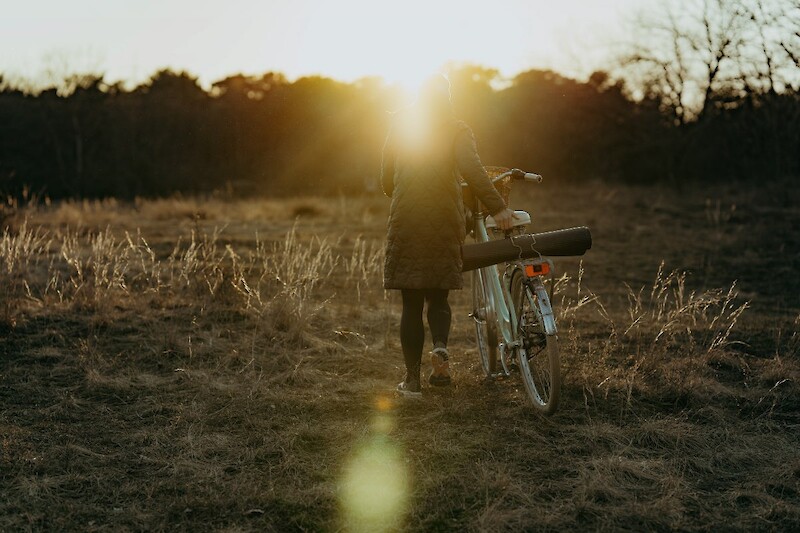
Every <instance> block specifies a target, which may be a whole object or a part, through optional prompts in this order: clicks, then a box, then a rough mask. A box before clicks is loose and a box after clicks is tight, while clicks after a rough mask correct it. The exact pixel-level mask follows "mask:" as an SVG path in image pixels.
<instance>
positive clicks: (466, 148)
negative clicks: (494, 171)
mask: <svg viewBox="0 0 800 533" xmlns="http://www.w3.org/2000/svg"><path fill="white" fill-rule="evenodd" d="M462 128H463V129H462V130H461V131H460V132H459V133H458V136H457V137H456V144H455V156H456V164H457V165H458V170H459V172H460V173H461V176H462V177H463V178H464V180H465V181H466V182H467V184H468V185H469V186H470V189H472V193H473V194H475V195H476V196H477V197H478V200H480V201H481V202H483V205H485V206H486V208H487V209H488V211H489V214H490V215H492V217H493V218H494V220H495V222H497V225H498V226H499V227H500V229H503V230H508V229H511V228H512V226H513V223H514V219H515V218H516V215H515V214H514V212H513V211H512V210H511V209H509V208H508V206H506V203H505V202H504V201H503V197H502V196H500V193H499V192H497V189H495V188H494V185H493V184H492V180H491V179H490V178H489V175H488V174H487V173H486V169H485V168H483V163H481V158H480V156H479V155H478V147H477V145H476V143H475V135H473V133H472V130H471V129H469V127H467V126H466V125H463V126H462Z"/></svg>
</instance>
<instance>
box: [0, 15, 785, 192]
mask: <svg viewBox="0 0 800 533" xmlns="http://www.w3.org/2000/svg"><path fill="white" fill-rule="evenodd" d="M696 2H697V3H698V9H696V10H694V11H690V12H686V11H682V12H679V13H678V12H670V11H667V12H666V15H663V16H661V17H660V18H657V19H655V20H654V21H639V22H638V26H637V27H638V28H639V29H644V30H646V31H647V35H648V36H647V37H646V38H642V39H640V40H638V41H636V42H635V43H634V44H633V45H631V46H630V47H628V49H627V50H625V52H624V53H622V54H620V61H619V63H618V64H617V65H616V66H612V68H609V69H608V72H596V73H594V74H593V75H591V76H590V77H589V78H588V80H586V81H580V80H576V79H571V78H569V77H566V76H563V75H561V74H558V73H556V72H552V71H546V70H530V71H527V72H522V73H520V74H518V75H516V76H515V77H514V78H513V79H510V80H503V79H501V78H500V76H499V74H498V72H497V71H496V70H493V69H491V68H485V67H481V66H475V65H461V66H453V67H451V68H450V70H449V72H448V75H449V78H450V80H451V85H452V96H453V104H454V107H455V111H456V114H457V115H458V116H459V117H460V118H462V119H464V120H465V121H466V122H467V123H469V124H470V126H471V127H472V128H473V130H474V131H475V134H476V137H477V139H478V143H479V150H480V153H481V156H482V159H483V161H484V163H485V164H494V165H502V166H516V167H520V168H524V169H527V170H531V171H536V172H540V173H543V174H545V175H546V176H547V177H548V180H552V181H554V182H581V181H585V180H594V179H601V180H607V181H624V182H631V183H650V182H654V181H669V182H671V183H677V184H687V183H688V184H691V183H695V182H698V181H710V180H731V179H739V180H763V179H772V178H777V177H784V176H798V175H800V126H798V125H799V124H800V93H799V92H798V89H800V85H798V84H799V83H800V66H799V65H798V56H800V31H798V28H800V22H798V20H800V18H799V17H798V15H800V7H798V6H795V5H794V3H792V2H788V3H786V2H784V3H783V4H782V3H781V0H775V1H774V2H773V3H770V4H764V3H763V2H760V1H759V0H748V1H746V2H745V1H741V2H724V1H722V0H696ZM748 6H749V7H748ZM769 6H771V7H770V9H767V7H769ZM781 6H783V7H782V8H781ZM787 6H788V7H787ZM701 8H702V9H701ZM745 8H746V9H745ZM778 8H781V9H783V11H779V10H778V11H775V10H776V9H778ZM681 13H683V14H681ZM685 13H689V15H686V14H685ZM687 16H688V17H689V18H687ZM787 20H788V21H790V22H788V23H787V22H786V21H787ZM792 21H794V22H792ZM781 24H784V25H786V24H788V26H786V27H785V28H783V31H777V30H776V28H779V26H780V25H781ZM792 24H794V25H792ZM764 28H767V30H765V29H764ZM403 101H404V100H403V96H402V94H401V91H400V90H399V89H398V88H397V87H396V86H391V85H387V84H385V83H383V82H382V81H381V80H380V79H376V78H365V79H362V80H359V81H356V82H353V83H343V82H340V81H336V80H333V79H329V78H324V77H304V78H300V79H297V80H295V81H289V80H287V79H286V77H285V76H283V75H282V74H280V73H274V72H268V73H265V74H263V75H257V76H247V75H234V76H230V77H228V78H225V79H223V80H219V81H217V82H216V83H214V84H213V85H212V86H211V87H210V88H209V89H204V88H203V87H201V86H200V84H199V83H198V81H197V79H196V78H194V77H193V76H192V75H190V74H188V73H185V72H175V71H171V70H163V71H160V72H157V73H156V74H154V75H153V76H152V77H151V78H150V79H149V80H148V81H146V82H144V83H142V84H140V85H139V86H137V87H134V88H130V89H128V88H126V87H124V86H123V85H122V84H121V83H116V84H110V83H106V82H105V81H104V78H103V76H102V75H98V74H86V75H77V74H76V75H72V76H68V77H66V78H65V79H63V80H62V81H61V82H60V83H56V84H53V86H51V87H49V88H46V89H44V90H41V91H38V92H36V91H30V90H26V89H24V88H22V87H20V86H18V85H15V84H14V83H11V82H8V81H5V82H4V81H3V79H2V76H0V193H4V194H19V193H20V192H21V191H23V190H28V191H33V192H34V193H37V194H39V195H48V196H50V197H105V196H115V197H120V198H132V197H136V196H160V195H169V194H173V193H176V192H181V193H190V194H194V193H210V192H215V191H217V192H220V191H221V192H225V193H228V194H241V195H253V194H273V195H274V194H296V193H317V194H330V193H336V192H343V193H346V194H350V193H355V192H358V191H362V190H367V191H371V190H375V187H376V179H377V174H378V172H379V168H380V157H381V148H382V145H383V140H384V136H385V134H386V132H387V129H388V127H389V123H390V121H391V117H392V113H391V111H393V110H396V109H397V108H398V107H400V106H401V105H402V102H403Z"/></svg>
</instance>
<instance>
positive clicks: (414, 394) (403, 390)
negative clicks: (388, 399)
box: [397, 378, 422, 398]
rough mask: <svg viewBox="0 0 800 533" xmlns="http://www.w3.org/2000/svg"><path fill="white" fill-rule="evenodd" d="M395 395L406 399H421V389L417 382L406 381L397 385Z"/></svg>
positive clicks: (412, 380)
mask: <svg viewBox="0 0 800 533" xmlns="http://www.w3.org/2000/svg"><path fill="white" fill-rule="evenodd" d="M397 393H398V394H399V395H400V396H404V397H406V398H422V387H420V384H419V380H418V379H416V380H414V379H408V378H406V380H405V381H403V382H402V383H399V384H398V385H397Z"/></svg>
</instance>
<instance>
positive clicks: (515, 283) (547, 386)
mask: <svg viewBox="0 0 800 533" xmlns="http://www.w3.org/2000/svg"><path fill="white" fill-rule="evenodd" d="M525 279H526V278H525V275H524V274H523V273H522V272H521V271H519V270H518V271H516V272H514V274H513V276H512V278H511V297H512V299H513V303H514V309H515V311H516V313H517V322H518V324H517V331H515V336H516V337H517V339H518V340H520V341H521V342H522V346H521V348H520V349H519V350H518V352H517V355H518V357H517V360H518V365H519V371H520V374H521V376H522V381H523V383H524V384H525V389H526V390H527V392H528V396H529V397H530V399H531V402H532V403H533V406H534V407H535V408H536V409H537V410H539V411H541V412H542V413H543V414H548V415H549V414H552V413H554V412H555V410H556V408H557V407H558V400H559V397H560V395H561V361H560V357H559V349H558V337H557V336H556V334H555V331H551V333H550V334H548V332H547V331H546V328H545V325H544V320H545V318H544V316H545V313H546V311H545V309H549V308H550V304H549V301H548V302H544V301H542V298H540V295H539V294H537V291H535V290H533V288H532V287H531V285H530V284H527V283H525ZM537 283H540V282H538V281H537ZM541 294H543V298H547V295H546V293H544V291H542V292H541Z"/></svg>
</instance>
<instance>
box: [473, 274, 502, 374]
mask: <svg viewBox="0 0 800 533" xmlns="http://www.w3.org/2000/svg"><path fill="white" fill-rule="evenodd" d="M471 316H472V319H473V320H474V321H475V339H476V340H477V341H478V351H479V352H480V357H481V366H482V367H483V371H484V373H486V375H487V376H492V375H493V374H494V373H495V372H497V315H496V314H495V311H494V305H493V301H492V297H491V293H490V292H489V283H488V280H487V279H486V273H485V272H484V271H483V269H480V268H479V269H477V270H473V271H472V314H471Z"/></svg>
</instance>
